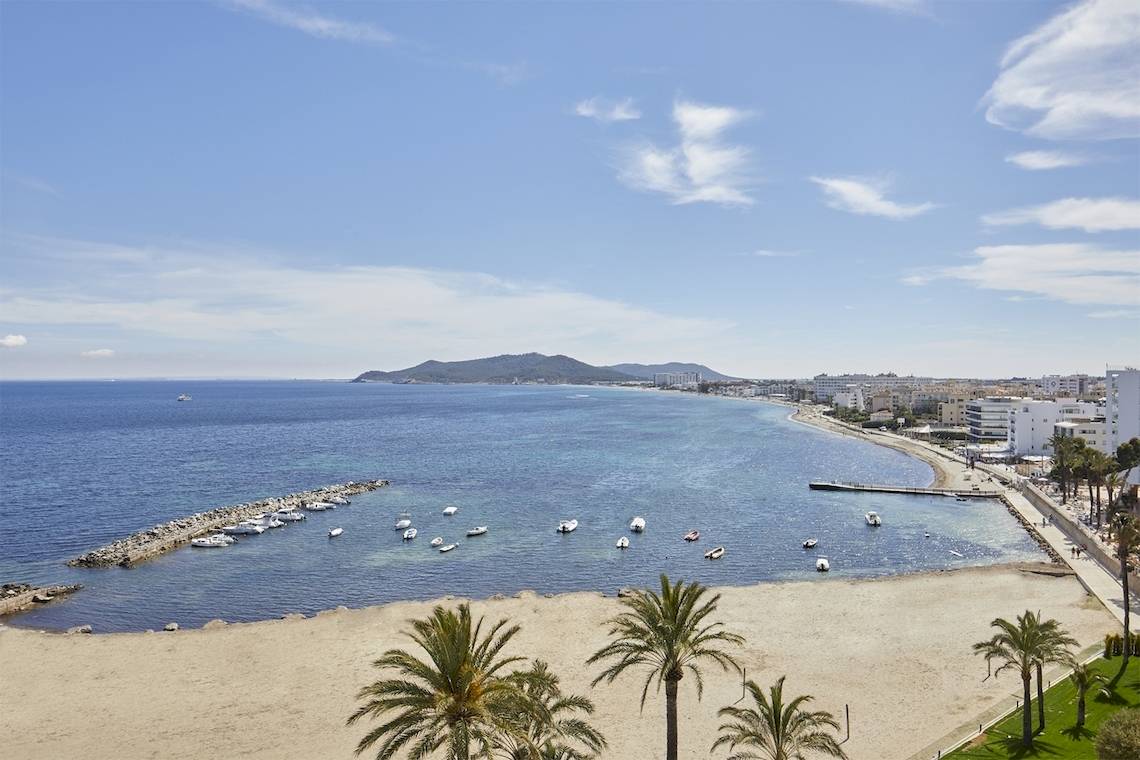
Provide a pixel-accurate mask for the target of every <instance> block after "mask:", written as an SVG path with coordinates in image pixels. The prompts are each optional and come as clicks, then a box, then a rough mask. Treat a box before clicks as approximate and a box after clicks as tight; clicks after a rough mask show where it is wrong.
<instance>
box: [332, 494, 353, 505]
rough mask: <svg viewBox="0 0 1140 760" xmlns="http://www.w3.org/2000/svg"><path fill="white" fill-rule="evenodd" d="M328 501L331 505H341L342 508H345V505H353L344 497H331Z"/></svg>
mask: <svg viewBox="0 0 1140 760" xmlns="http://www.w3.org/2000/svg"><path fill="white" fill-rule="evenodd" d="M326 501H327V502H328V503H329V504H337V505H340V506H343V505H345V504H351V503H352V502H351V501H349V500H348V499H346V498H344V497H343V496H330V497H329V498H328V499H326Z"/></svg>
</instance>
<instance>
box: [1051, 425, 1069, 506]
mask: <svg viewBox="0 0 1140 760" xmlns="http://www.w3.org/2000/svg"><path fill="white" fill-rule="evenodd" d="M1075 440H1076V439H1075V438H1070V437H1069V436H1065V435H1054V436H1053V437H1052V438H1050V439H1049V441H1048V443H1049V445H1050V446H1051V447H1052V448H1053V469H1052V470H1051V471H1050V472H1049V477H1050V478H1052V479H1053V480H1056V481H1057V482H1058V484H1059V485H1060V486H1061V503H1062V504H1064V503H1065V500H1066V499H1067V497H1068V493H1069V472H1070V469H1071V467H1072V457H1073V450H1074V441H1075Z"/></svg>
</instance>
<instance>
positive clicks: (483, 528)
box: [467, 525, 487, 537]
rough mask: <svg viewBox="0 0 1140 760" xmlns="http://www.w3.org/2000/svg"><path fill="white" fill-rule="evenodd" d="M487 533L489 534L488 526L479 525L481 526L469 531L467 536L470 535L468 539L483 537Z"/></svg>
mask: <svg viewBox="0 0 1140 760" xmlns="http://www.w3.org/2000/svg"><path fill="white" fill-rule="evenodd" d="M486 532H487V526H486V525H479V526H477V527H474V528H472V529H471V530H469V531H467V535H468V537H474V536H482V535H483V534H484V533H486Z"/></svg>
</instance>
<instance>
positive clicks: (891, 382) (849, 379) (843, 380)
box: [812, 373, 934, 403]
mask: <svg viewBox="0 0 1140 760" xmlns="http://www.w3.org/2000/svg"><path fill="white" fill-rule="evenodd" d="M812 380H813V381H814V383H815V400H816V403H824V402H828V401H831V399H832V398H833V397H834V396H835V394H836V393H841V392H843V391H845V390H847V386H849V385H858V386H861V387H862V388H863V389H864V390H867V391H877V390H894V389H895V388H917V387H919V386H920V385H929V384H930V383H932V382H934V381H933V379H932V378H929V377H914V376H913V375H904V376H899V375H894V374H890V373H888V374H885V375H862V374H856V375H816V376H815V377H814V378H812Z"/></svg>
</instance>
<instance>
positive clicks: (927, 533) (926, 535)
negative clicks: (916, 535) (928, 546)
mask: <svg viewBox="0 0 1140 760" xmlns="http://www.w3.org/2000/svg"><path fill="white" fill-rule="evenodd" d="M922 537H923V538H930V531H924V532H923V534H922Z"/></svg>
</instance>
